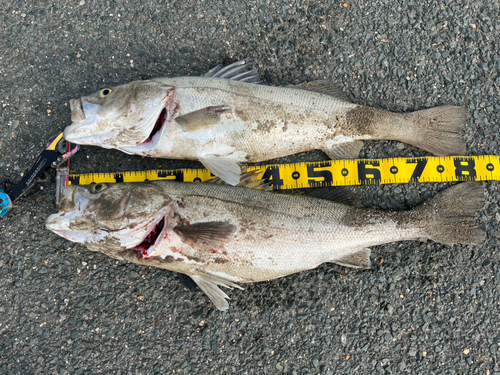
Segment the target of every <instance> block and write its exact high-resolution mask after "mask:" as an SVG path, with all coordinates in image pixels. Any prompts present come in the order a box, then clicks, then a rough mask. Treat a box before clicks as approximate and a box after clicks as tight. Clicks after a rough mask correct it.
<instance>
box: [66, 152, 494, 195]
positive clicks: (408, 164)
mask: <svg viewBox="0 0 500 375" xmlns="http://www.w3.org/2000/svg"><path fill="white" fill-rule="evenodd" d="M246 170H247V171H259V170H260V172H256V173H255V176H254V177H253V178H252V181H254V180H255V181H257V180H263V181H265V182H270V183H272V186H273V189H275V190H282V189H300V188H308V187H324V186H346V185H369V184H370V185H377V184H395V183H408V182H449V181H490V180H500V157H499V156H492V155H483V156H446V157H437V156H426V157H417V158H388V159H351V160H329V161H321V162H307V163H306V162H302V163H290V164H268V165H261V166H248V167H246ZM214 177H215V176H214V175H212V174H211V173H210V172H209V171H208V170H206V169H188V168H186V169H175V170H150V171H140V172H117V173H89V174H72V175H69V176H68V182H67V183H68V185H77V184H79V185H89V184H92V183H116V182H141V181H157V180H176V181H183V182H204V181H207V180H210V179H213V178H214Z"/></svg>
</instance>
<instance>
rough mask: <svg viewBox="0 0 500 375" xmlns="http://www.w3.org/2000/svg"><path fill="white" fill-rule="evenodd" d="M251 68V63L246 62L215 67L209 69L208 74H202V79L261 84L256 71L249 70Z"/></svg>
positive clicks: (241, 61)
mask: <svg viewBox="0 0 500 375" xmlns="http://www.w3.org/2000/svg"><path fill="white" fill-rule="evenodd" d="M251 68H252V63H251V62H249V61H247V60H240V61H236V62H235V63H232V64H230V65H228V66H225V67H222V66H221V65H217V66H216V67H215V68H212V69H210V70H209V71H208V73H207V74H204V75H203V76H202V77H213V78H223V79H231V80H233V81H240V82H246V83H257V84H261V83H263V82H262V80H261V79H260V76H259V71H258V69H253V70H251Z"/></svg>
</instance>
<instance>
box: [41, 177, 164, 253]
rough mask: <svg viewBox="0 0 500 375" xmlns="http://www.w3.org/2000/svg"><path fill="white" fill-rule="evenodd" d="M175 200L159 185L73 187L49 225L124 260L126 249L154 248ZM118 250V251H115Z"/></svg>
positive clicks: (64, 196) (65, 194)
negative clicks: (122, 256) (121, 254)
mask: <svg viewBox="0 0 500 375" xmlns="http://www.w3.org/2000/svg"><path fill="white" fill-rule="evenodd" d="M172 202H173V200H172V198H171V197H170V196H168V195H167V194H165V193H164V192H163V191H162V190H160V189H159V188H158V187H157V186H155V185H154V184H148V183H134V184H126V183H125V184H109V185H106V184H94V185H88V186H79V185H70V186H67V187H66V188H64V190H63V192H62V194H61V199H60V203H59V212H58V213H55V214H52V215H50V216H49V217H48V218H47V220H46V221H45V226H46V228H47V229H49V230H51V231H53V232H55V233H56V234H58V235H60V236H62V237H64V238H66V239H68V240H70V241H73V242H78V243H81V244H83V245H85V246H87V247H88V248H89V249H91V250H95V251H101V252H104V253H106V254H108V255H111V256H115V257H117V258H120V256H119V255H117V254H119V253H120V252H123V251H125V250H135V251H139V252H142V251H146V252H147V251H153V250H154V247H156V246H157V245H158V243H159V242H160V241H161V238H162V236H163V235H164V234H165V232H166V230H167V229H168V228H167V227H168V223H169V222H170V220H171V216H172V212H173V211H172V208H171V206H172ZM113 254H114V255H113Z"/></svg>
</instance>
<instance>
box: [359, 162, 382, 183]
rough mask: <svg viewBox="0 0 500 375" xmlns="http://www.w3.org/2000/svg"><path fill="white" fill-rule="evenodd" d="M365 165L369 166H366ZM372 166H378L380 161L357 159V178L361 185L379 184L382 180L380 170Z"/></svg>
mask: <svg viewBox="0 0 500 375" xmlns="http://www.w3.org/2000/svg"><path fill="white" fill-rule="evenodd" d="M367 165H369V166H370V167H367ZM373 167H380V162H379V161H376V160H373V161H365V160H360V161H358V180H359V182H360V183H361V185H372V184H379V183H380V182H381V181H382V177H381V174H380V171H379V170H378V169H376V168H373ZM371 176H373V177H371Z"/></svg>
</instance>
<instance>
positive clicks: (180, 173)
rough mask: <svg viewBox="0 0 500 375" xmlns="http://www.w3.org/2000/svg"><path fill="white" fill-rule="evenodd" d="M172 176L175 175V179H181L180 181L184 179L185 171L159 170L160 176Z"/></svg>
mask: <svg viewBox="0 0 500 375" xmlns="http://www.w3.org/2000/svg"><path fill="white" fill-rule="evenodd" d="M170 176H175V179H174V181H180V182H183V181H184V172H183V171H158V177H160V178H166V177H170ZM200 181H201V180H200Z"/></svg>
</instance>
